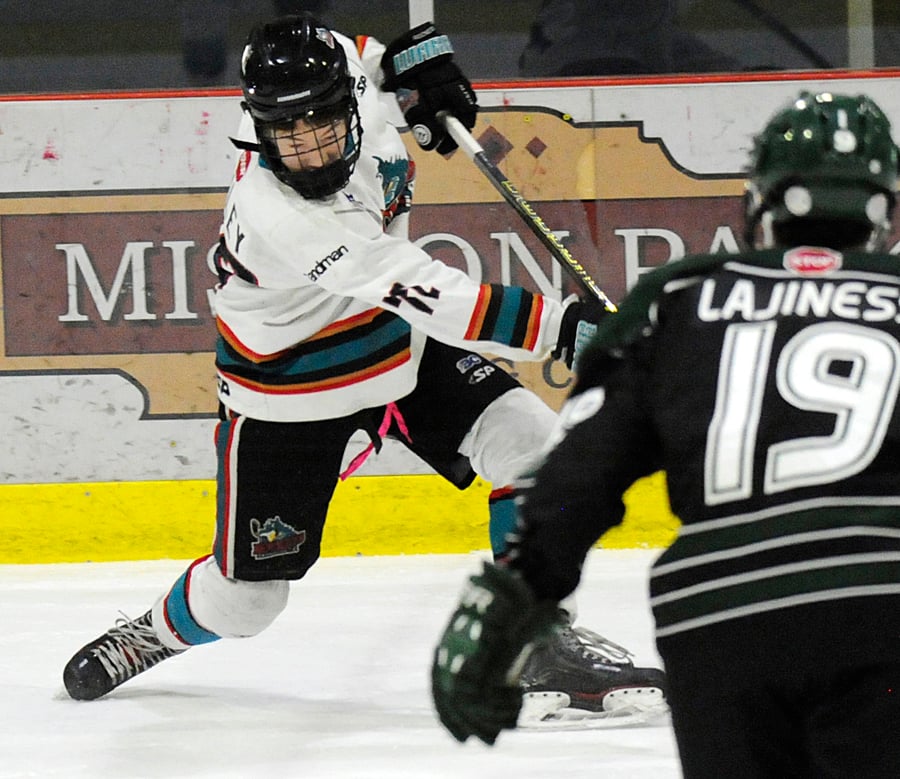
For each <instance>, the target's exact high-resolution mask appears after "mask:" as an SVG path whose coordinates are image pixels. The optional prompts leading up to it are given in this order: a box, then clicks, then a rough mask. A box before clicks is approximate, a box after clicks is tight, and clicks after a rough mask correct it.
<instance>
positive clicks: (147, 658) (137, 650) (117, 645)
mask: <svg viewBox="0 0 900 779" xmlns="http://www.w3.org/2000/svg"><path fill="white" fill-rule="evenodd" d="M183 651H184V650H183V649H182V650H176V649H169V647H167V646H165V645H164V644H162V643H161V642H160V640H159V639H158V638H157V637H156V631H155V630H154V629H153V623H152V622H151V618H150V612H149V611H148V612H147V613H146V614H144V616H142V617H138V619H135V620H129V619H127V618H123V619H117V620H116V624H115V627H113V628H111V629H110V630H109V631H108V632H106V633H104V634H103V635H102V636H100V637H99V638H97V639H95V640H94V641H91V643H90V644H87V645H85V646H83V647H82V648H81V649H79V650H78V651H77V652H76V653H75V656H74V657H73V658H72V659H71V660H69V662H68V663H67V664H66V667H65V669H64V670H63V683H64V684H65V685H66V691H67V692H68V693H69V695H70V696H71V697H72V698H74V699H75V700H76V701H92V700H95V699H97V698H99V697H101V696H103V695H106V694H107V693H108V692H110V691H112V690H114V689H115V688H116V687H118V686H119V685H120V684H122V683H123V682H127V681H128V680H129V679H131V678H133V677H135V676H137V675H138V674H139V673H143V672H144V671H146V670H148V669H150V668H153V666H154V665H156V664H157V663H160V662H162V661H163V660H165V659H166V658H168V657H172V656H173V655H180V654H181V653H182V652H183Z"/></svg>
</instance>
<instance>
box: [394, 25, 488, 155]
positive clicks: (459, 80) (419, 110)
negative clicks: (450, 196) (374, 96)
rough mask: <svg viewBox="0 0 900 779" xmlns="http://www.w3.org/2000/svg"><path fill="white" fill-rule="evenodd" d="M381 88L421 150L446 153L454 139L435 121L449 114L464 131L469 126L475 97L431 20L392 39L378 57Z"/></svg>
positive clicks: (451, 47)
mask: <svg viewBox="0 0 900 779" xmlns="http://www.w3.org/2000/svg"><path fill="white" fill-rule="evenodd" d="M381 69H382V70H383V71H384V90H385V91H386V92H395V93H396V95H397V103H398V104H399V105H400V110H401V111H403V116H404V118H405V119H406V124H407V125H408V126H409V129H410V132H412V134H413V137H414V138H415V139H416V143H418V144H419V146H421V147H422V148H423V149H424V150H425V151H430V150H431V149H435V150H437V152H438V153H440V154H449V153H450V152H451V151H453V150H454V149H455V148H456V141H454V140H453V139H452V138H451V137H450V135H449V134H448V133H447V131H446V129H445V128H444V124H443V122H441V120H440V119H438V113H439V112H441V111H446V112H447V113H449V114H452V115H453V116H455V117H456V118H457V119H459V121H460V122H462V123H463V124H464V125H465V126H466V129H468V130H471V129H472V128H473V127H474V126H475V117H476V115H477V113H478V100H477V98H476V97H475V92H474V90H473V89H472V85H471V84H470V83H469V80H468V79H467V78H466V77H465V76H464V75H463V74H462V71H461V70H460V69H459V68H458V67H457V65H456V63H455V62H454V61H453V46H452V45H451V44H450V40H449V38H447V36H446V35H442V34H441V33H439V32H438V31H437V30H436V29H435V28H434V25H433V24H432V23H431V22H426V23H425V24H420V25H419V26H418V27H415V28H413V29H412V30H410V31H409V32H407V33H405V34H404V35H401V36H400V37H399V38H397V40H395V41H393V42H392V43H391V44H390V45H389V46H388V47H387V49H386V51H385V52H384V55H383V56H382V58H381Z"/></svg>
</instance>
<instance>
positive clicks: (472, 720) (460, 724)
mask: <svg viewBox="0 0 900 779" xmlns="http://www.w3.org/2000/svg"><path fill="white" fill-rule="evenodd" d="M558 613H559V612H558V606H557V603H556V602H555V601H549V600H546V601H538V600H537V599H536V598H535V596H534V594H533V593H532V592H531V589H530V588H529V587H528V585H527V584H525V582H524V581H523V580H522V578H521V577H520V576H519V575H518V574H517V573H514V572H512V571H510V570H508V569H506V568H502V567H499V566H496V565H493V564H492V563H485V566H484V571H483V572H482V573H480V574H478V575H475V576H472V577H471V578H470V579H469V584H468V586H467V587H466V589H465V590H464V591H463V594H462V597H461V598H460V602H459V605H458V606H457V607H456V610H455V611H454V612H453V615H452V616H451V617H450V622H449V623H448V624H447V627H446V629H445V630H444V633H443V635H442V636H441V640H440V641H439V642H438V645H437V648H436V649H435V652H434V662H433V664H432V667H431V694H432V697H433V699H434V706H435V708H436V709H437V713H438V716H439V717H440V720H441V723H443V725H444V727H446V728H447V730H449V731H450V733H451V734H452V735H453V737H454V738H455V739H456V740H457V741H463V742H464V741H466V739H468V738H469V736H475V737H476V738H479V739H481V740H482V741H483V742H484V743H485V744H493V743H494V742H495V741H496V740H497V736H498V735H499V734H500V731H501V730H504V729H512V728H515V726H516V721H517V719H518V717H519V710H520V709H521V708H522V691H521V689H520V687H519V676H520V675H521V671H522V667H523V666H524V664H525V660H527V658H528V655H529V654H530V652H531V650H532V649H533V648H534V647H535V646H536V645H537V644H538V643H539V642H540V641H542V640H545V639H546V638H548V637H549V636H550V635H551V633H552V632H553V629H554V627H555V625H556V624H557V623H558V620H559V617H558Z"/></svg>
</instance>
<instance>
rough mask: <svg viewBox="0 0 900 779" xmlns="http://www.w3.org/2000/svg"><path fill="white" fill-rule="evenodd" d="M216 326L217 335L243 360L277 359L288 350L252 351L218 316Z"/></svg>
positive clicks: (257, 361) (266, 360) (261, 360)
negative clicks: (271, 352) (264, 352)
mask: <svg viewBox="0 0 900 779" xmlns="http://www.w3.org/2000/svg"><path fill="white" fill-rule="evenodd" d="M216 328H217V329H218V331H219V335H221V336H222V338H224V339H225V340H226V341H227V342H228V345H229V346H230V347H231V348H232V349H234V350H235V351H236V352H237V353H238V354H239V355H241V357H243V358H244V359H245V360H250V362H255V363H263V362H272V360H277V359H278V358H279V357H281V356H282V355H284V354H287V353H288V352H289V351H290V349H282V350H281V351H280V352H275V353H274V354H260V353H259V352H254V351H253V350H252V349H251V348H250V347H249V346H247V345H246V344H245V343H243V342H242V341H241V339H240V338H238V337H237V336H236V335H235V334H234V331H233V330H232V329H231V328H230V327H229V326H228V325H226V324H225V323H224V322H223V321H222V320H221V319H219V318H218V317H216Z"/></svg>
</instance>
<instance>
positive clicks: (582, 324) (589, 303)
mask: <svg viewBox="0 0 900 779" xmlns="http://www.w3.org/2000/svg"><path fill="white" fill-rule="evenodd" d="M608 313H609V311H607V310H606V308H605V307H604V305H603V303H601V302H600V301H599V300H593V299H591V300H574V301H573V302H571V303H569V305H568V306H566V310H565V311H563V318H562V324H560V326H559V336H558V337H557V339H556V348H555V349H554V350H553V357H554V358H555V359H557V360H562V361H563V362H564V363H565V364H566V367H567V368H568V369H569V370H577V369H578V360H579V358H580V357H581V354H582V352H584V348H585V347H586V346H587V345H588V343H590V341H591V339H592V338H593V337H594V336H595V335H596V334H597V327H598V325H599V324H600V322H601V321H602V320H603V318H604V317H605V316H606V315H607V314H608Z"/></svg>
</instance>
